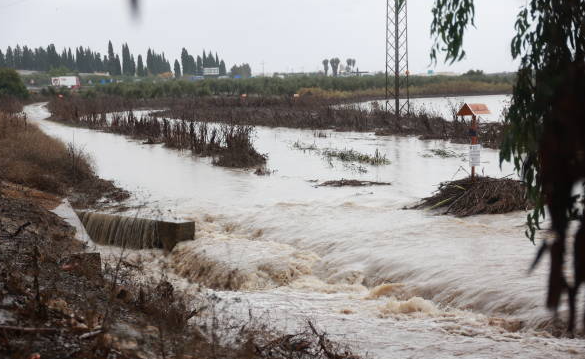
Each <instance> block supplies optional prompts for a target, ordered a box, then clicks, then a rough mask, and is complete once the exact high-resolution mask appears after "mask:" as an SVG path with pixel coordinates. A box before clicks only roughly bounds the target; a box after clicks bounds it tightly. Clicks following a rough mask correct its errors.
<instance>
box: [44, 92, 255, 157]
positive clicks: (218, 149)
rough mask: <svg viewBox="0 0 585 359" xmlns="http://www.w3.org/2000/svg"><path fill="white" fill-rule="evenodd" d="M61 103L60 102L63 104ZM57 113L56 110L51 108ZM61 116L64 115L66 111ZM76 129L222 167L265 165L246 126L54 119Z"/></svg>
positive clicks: (148, 118)
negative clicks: (186, 153) (171, 150)
mask: <svg viewBox="0 0 585 359" xmlns="http://www.w3.org/2000/svg"><path fill="white" fill-rule="evenodd" d="M60 103H61V102H57V104H60ZM52 108H53V109H54V107H52ZM59 113H61V114H63V111H60V112H59ZM55 119H56V120H57V121H64V122H66V123H70V124H73V125H75V126H81V127H88V128H91V129H96V130H101V131H106V132H111V133H117V134H122V135H126V136H130V137H132V138H135V139H139V140H143V141H145V142H144V143H145V144H156V143H163V144H164V145H165V146H167V147H169V148H174V149H177V150H181V151H183V150H188V151H191V153H193V154H196V155H199V156H211V157H213V158H214V160H213V163H214V164H216V165H218V166H222V167H241V168H251V167H256V166H258V165H262V164H264V163H265V162H266V156H264V155H261V154H259V153H258V152H257V151H256V150H255V149H254V146H253V144H252V136H253V133H254V128H253V127H252V126H246V125H235V124H220V125H217V126H214V125H210V124H208V123H197V122H193V121H190V122H187V121H185V120H182V121H179V120H172V119H167V118H159V117H156V116H154V115H152V114H149V115H143V116H140V117H139V118H138V117H136V116H135V115H134V113H133V112H132V111H129V112H122V113H113V114H109V115H108V114H106V113H105V112H101V113H91V114H86V115H81V116H80V115H79V112H73V113H68V114H67V115H66V116H63V115H61V116H58V117H55Z"/></svg>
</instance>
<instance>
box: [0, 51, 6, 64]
mask: <svg viewBox="0 0 585 359" xmlns="http://www.w3.org/2000/svg"><path fill="white" fill-rule="evenodd" d="M0 67H6V59H5V58H4V53H2V50H0Z"/></svg>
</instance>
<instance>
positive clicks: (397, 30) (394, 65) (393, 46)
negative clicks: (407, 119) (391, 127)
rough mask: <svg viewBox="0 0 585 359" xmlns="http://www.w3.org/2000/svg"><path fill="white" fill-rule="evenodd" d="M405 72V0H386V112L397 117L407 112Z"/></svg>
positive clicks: (406, 53) (406, 68)
mask: <svg viewBox="0 0 585 359" xmlns="http://www.w3.org/2000/svg"><path fill="white" fill-rule="evenodd" d="M409 75H410V74H409V72H408V11H407V5H406V0H386V113H388V114H390V113H394V115H395V116H396V118H397V119H399V118H400V117H402V116H403V115H405V114H407V113H409V112H410V92H409V89H408V85H409V84H408V77H409ZM401 97H402V101H401Z"/></svg>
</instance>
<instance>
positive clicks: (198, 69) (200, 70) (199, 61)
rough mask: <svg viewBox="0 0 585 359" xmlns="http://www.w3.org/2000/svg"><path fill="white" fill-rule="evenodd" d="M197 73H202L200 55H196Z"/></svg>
mask: <svg viewBox="0 0 585 359" xmlns="http://www.w3.org/2000/svg"><path fill="white" fill-rule="evenodd" d="M197 74H198V75H203V59H201V56H197Z"/></svg>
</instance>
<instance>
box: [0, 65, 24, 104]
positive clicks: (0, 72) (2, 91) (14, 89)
mask: <svg viewBox="0 0 585 359" xmlns="http://www.w3.org/2000/svg"><path fill="white" fill-rule="evenodd" d="M3 96H13V97H16V98H20V99H26V98H28V90H27V89H26V86H24V83H23V82H22V79H21V78H20V76H19V75H18V73H17V72H16V71H15V70H13V69H0V98H1V97H3Z"/></svg>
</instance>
